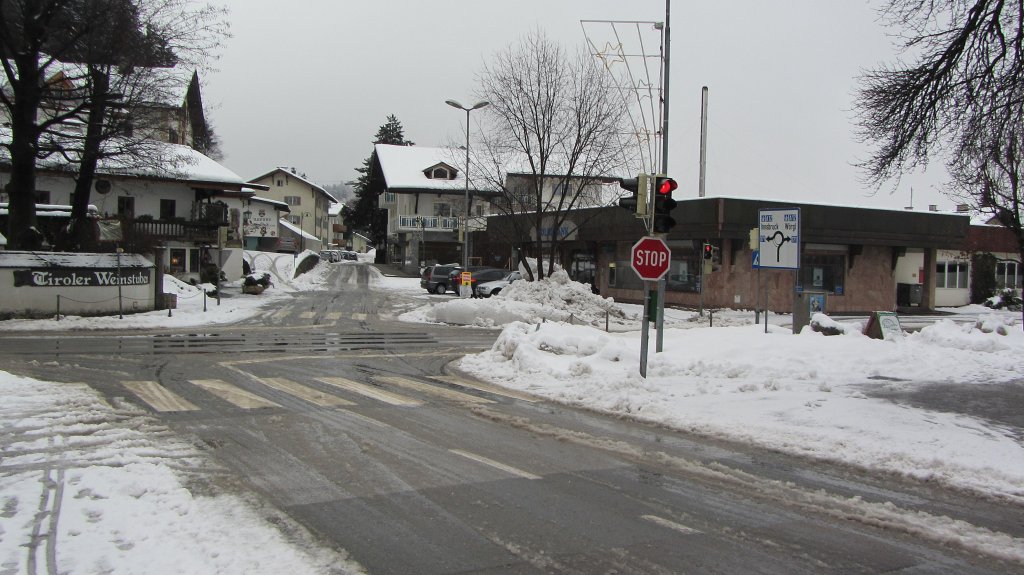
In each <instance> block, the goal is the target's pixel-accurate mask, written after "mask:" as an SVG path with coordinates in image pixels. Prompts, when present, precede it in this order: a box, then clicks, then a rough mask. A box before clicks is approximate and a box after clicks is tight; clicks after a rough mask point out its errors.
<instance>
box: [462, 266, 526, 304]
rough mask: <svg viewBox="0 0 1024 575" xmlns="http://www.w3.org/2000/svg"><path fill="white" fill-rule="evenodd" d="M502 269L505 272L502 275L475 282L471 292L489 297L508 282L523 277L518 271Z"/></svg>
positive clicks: (478, 295) (498, 291)
mask: <svg viewBox="0 0 1024 575" xmlns="http://www.w3.org/2000/svg"><path fill="white" fill-rule="evenodd" d="M502 271H504V272H506V274H505V275H504V277H502V278H501V279H497V280H492V281H485V282H481V283H479V284H477V286H476V287H475V288H473V293H475V294H476V296H477V297H491V296H492V295H494V294H497V293H500V292H501V290H502V289H504V288H505V287H507V286H508V285H509V284H510V283H512V282H514V281H516V280H521V279H523V274H522V273H520V272H517V271H516V272H509V271H508V270H502Z"/></svg>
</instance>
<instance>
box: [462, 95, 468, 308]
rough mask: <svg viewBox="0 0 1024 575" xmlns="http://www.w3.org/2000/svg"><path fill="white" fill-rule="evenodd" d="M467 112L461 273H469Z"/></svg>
mask: <svg viewBox="0 0 1024 575" xmlns="http://www.w3.org/2000/svg"><path fill="white" fill-rule="evenodd" d="M469 110H470V108H466V219H465V221H464V222H463V224H462V270H463V271H469ZM462 289H465V288H462ZM460 293H461V289H460Z"/></svg>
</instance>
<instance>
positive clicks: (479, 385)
mask: <svg viewBox="0 0 1024 575" xmlns="http://www.w3.org/2000/svg"><path fill="white" fill-rule="evenodd" d="M431 379H436V380H437V381H443V382H445V383H451V384H453V385H458V386H460V387H468V388H470V389H476V390H479V391H484V392H487V393H493V394H494V395H502V396H505V397H511V398H512V399H521V400H523V401H528V402H530V403H536V402H538V401H540V399H538V398H536V397H534V396H532V395H529V394H526V393H523V392H520V391H516V390H514V389H506V388H504V387H500V386H497V385H491V384H489V383H483V382H479V381H469V380H468V379H463V378H461V377H458V376H455V375H439V376H435V377H431Z"/></svg>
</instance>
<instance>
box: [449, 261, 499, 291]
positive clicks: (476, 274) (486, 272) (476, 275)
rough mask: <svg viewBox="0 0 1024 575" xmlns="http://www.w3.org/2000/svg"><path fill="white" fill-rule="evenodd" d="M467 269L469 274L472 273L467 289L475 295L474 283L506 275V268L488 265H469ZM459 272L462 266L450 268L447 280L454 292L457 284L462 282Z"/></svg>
mask: <svg viewBox="0 0 1024 575" xmlns="http://www.w3.org/2000/svg"><path fill="white" fill-rule="evenodd" d="M468 269H469V272H470V274H472V275H471V276H470V282H469V290H470V294H473V295H475V292H474V291H473V290H474V289H476V285H477V284H478V283H479V282H481V281H485V282H488V281H492V280H496V279H501V278H503V277H505V276H506V275H508V270H503V269H499V268H492V267H489V266H469V268H468ZM461 274H462V266H458V267H457V268H456V269H454V270H452V272H451V274H450V278H451V281H450V282H449V284H450V285H451V286H452V289H453V290H455V291H456V292H457V291H458V288H459V285H461V284H462V277H461Z"/></svg>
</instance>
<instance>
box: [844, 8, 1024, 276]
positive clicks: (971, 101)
mask: <svg viewBox="0 0 1024 575" xmlns="http://www.w3.org/2000/svg"><path fill="white" fill-rule="evenodd" d="M882 14H883V17H884V18H886V19H887V20H888V22H889V23H890V24H891V25H893V26H895V27H898V28H899V29H901V30H902V31H903V36H902V38H903V49H904V53H905V54H907V55H909V56H910V57H911V58H913V60H914V62H913V63H912V64H911V65H908V66H902V65H899V66H890V67H886V68H883V69H880V70H873V71H870V72H867V73H865V74H864V75H863V78H862V82H863V88H862V89H861V92H860V95H859V99H858V102H857V106H858V110H859V113H860V117H859V131H860V135H861V136H862V138H863V139H864V140H865V141H868V142H871V143H873V144H875V146H876V147H875V150H874V152H873V154H872V156H871V157H870V158H869V159H868V160H866V161H865V162H863V163H862V166H861V167H862V168H863V169H864V170H865V173H866V175H867V179H868V181H870V182H871V183H873V184H875V185H882V184H883V183H885V182H886V181H889V180H892V179H896V180H897V181H898V179H899V177H900V175H901V174H903V173H905V172H907V171H909V170H912V169H914V168H917V167H919V166H923V165H927V163H928V161H929V160H930V159H933V158H935V157H942V158H945V164H946V168H947V170H948V171H949V173H950V175H951V178H952V182H951V185H952V194H953V195H955V196H956V197H958V198H959V199H961V200H962V201H964V202H965V203H967V204H969V205H972V206H973V207H974V208H975V209H976V210H978V211H980V212H981V213H989V214H992V215H994V216H995V217H996V218H998V220H999V222H1000V223H1002V224H1003V225H1004V226H1006V227H1007V228H1008V229H1009V230H1011V231H1012V232H1013V233H1014V234H1016V238H1017V243H1018V248H1019V249H1018V251H1019V255H1020V257H1021V259H1022V260H1024V230H1022V225H1021V223H1022V221H1021V196H1020V179H1021V175H1022V167H1024V164H1022V160H1021V151H1022V150H1021V144H1022V139H1021V137H1022V134H1024V2H1020V1H1017V2H1007V1H1005V0H889V1H888V2H887V4H886V5H885V7H884V8H883V11H882Z"/></svg>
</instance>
